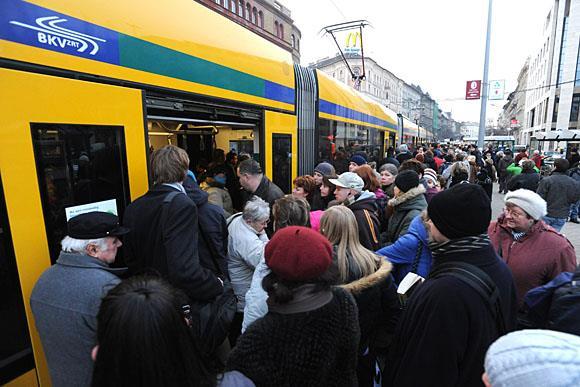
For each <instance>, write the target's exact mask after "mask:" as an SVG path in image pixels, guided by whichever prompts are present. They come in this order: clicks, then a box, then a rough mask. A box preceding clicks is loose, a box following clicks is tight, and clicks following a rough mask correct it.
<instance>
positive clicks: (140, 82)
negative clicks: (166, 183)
mask: <svg viewBox="0 0 580 387" xmlns="http://www.w3.org/2000/svg"><path fill="white" fill-rule="evenodd" d="M1 1H2V12H1V13H0V84H1V85H2V87H1V88H0V95H1V98H0V101H2V103H1V104H0V116H1V117H2V127H1V128H0V311H1V316H2V318H1V319H0V343H1V350H0V384H5V383H7V384H8V385H26V386H30V385H50V378H49V375H48V370H47V367H46V362H45V360H44V355H43V351H42V346H41V343H40V340H39V337H38V334H37V332H36V329H35V325H34V319H33V318H32V315H31V313H30V309H29V302H28V300H29V296H30V292H31V290H32V288H33V286H34V284H35V282H36V280H37V278H38V277H39V276H40V274H41V273H42V272H43V271H44V270H45V269H46V268H47V267H48V266H49V265H51V264H52V263H53V262H54V261H55V260H56V257H57V255H58V250H59V242H60V239H61V238H62V237H63V236H64V235H65V233H66V217H65V210H66V209H67V208H70V207H73V206H77V205H83V204H91V203H98V202H101V201H111V200H112V201H113V202H114V206H115V207H116V209H117V212H118V214H119V215H120V216H121V217H122V215H123V210H124V208H125V207H126V206H127V204H128V203H130V201H131V200H133V199H135V198H137V197H139V196H140V195H142V194H143V193H145V192H146V190H147V189H148V187H149V184H150V180H149V177H148V170H147V164H148V163H147V161H148V157H149V153H150V151H151V150H152V149H156V148H158V147H161V146H163V145H165V144H168V143H172V144H176V145H178V146H180V147H183V148H184V149H186V151H187V152H188V154H189V156H190V158H191V161H192V165H195V163H198V162H201V161H202V160H204V159H206V160H208V159H209V158H210V157H211V153H212V151H213V150H214V149H216V148H221V149H224V150H226V151H228V150H230V149H234V150H237V151H245V152H248V153H250V154H252V157H254V158H255V159H256V160H258V161H259V162H260V163H261V164H262V165H263V166H264V167H265V171H266V174H267V175H268V176H269V177H270V178H272V180H274V182H276V184H278V185H279V186H280V187H281V188H282V189H283V190H285V191H286V192H289V191H290V189H291V182H292V179H293V178H294V177H295V176H297V175H298V174H303V173H310V172H311V171H312V169H313V167H314V165H315V163H316V162H317V161H319V160H321V159H330V158H332V155H333V153H334V151H335V150H336V148H337V147H338V148H341V147H342V148H345V149H346V150H358V149H363V150H365V151H367V152H371V153H372V152H376V153H378V154H379V155H380V154H382V152H383V151H384V149H385V146H388V145H394V144H395V141H396V140H397V138H398V137H397V134H396V133H397V130H396V128H397V117H396V116H395V115H394V113H392V112H390V111H388V110H387V109H386V108H384V107H382V106H380V105H379V104H377V103H375V102H373V101H370V100H368V99H366V98H364V97H362V96H361V95H360V94H358V93H357V92H355V91H354V90H352V89H350V88H348V87H345V86H343V85H342V84H339V83H338V82H336V81H335V80H333V79H331V78H329V77H327V76H326V75H324V74H322V73H320V72H318V71H313V70H311V69H306V68H304V67H301V66H299V65H296V64H293V63H292V59H291V55H290V53H288V52H286V51H284V50H282V49H280V48H279V47H277V46H275V45H274V44H272V43H269V42H267V41H265V40H263V39H262V38H260V37H258V36H257V35H255V34H254V33H252V32H250V31H249V30H247V29H245V28H244V27H242V26H240V25H238V24H236V23H234V22H232V21H229V20H228V19H226V18H224V17H223V16H221V15H219V14H217V13H215V12H213V11H211V10H209V9H208V8H206V7H205V6H203V5H201V4H199V3H196V2H194V1H192V0H166V1H163V2H158V1H145V2H144V1H137V0H124V1H104V2H103V1H95V0H83V1H65V0H30V1H22V0H1ZM87 356H89V354H87Z"/></svg>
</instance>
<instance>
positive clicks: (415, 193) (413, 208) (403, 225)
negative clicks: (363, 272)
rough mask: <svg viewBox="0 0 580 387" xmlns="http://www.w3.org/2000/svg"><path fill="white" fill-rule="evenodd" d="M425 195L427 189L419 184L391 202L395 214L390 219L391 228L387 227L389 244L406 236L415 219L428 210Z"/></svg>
mask: <svg viewBox="0 0 580 387" xmlns="http://www.w3.org/2000/svg"><path fill="white" fill-rule="evenodd" d="M424 193H425V187H423V185H422V184H419V185H418V186H417V187H415V188H411V189H410V190H408V191H407V192H405V193H403V194H401V195H399V196H398V197H395V198H393V199H391V200H389V206H390V207H392V208H393V214H392V215H391V217H390V218H389V226H388V227H387V241H388V243H389V244H391V243H395V241H396V240H397V239H399V237H400V236H401V235H404V234H406V233H407V230H408V229H409V225H410V224H411V221H412V220H413V218H415V217H416V216H417V215H419V214H421V211H423V210H424V209H425V208H427V201H426V200H425V195H424ZM375 251H376V250H375Z"/></svg>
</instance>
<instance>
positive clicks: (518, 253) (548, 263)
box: [487, 215, 576, 306]
mask: <svg viewBox="0 0 580 387" xmlns="http://www.w3.org/2000/svg"><path fill="white" fill-rule="evenodd" d="M487 231H488V233H489V237H490V238H491V243H492V244H493V247H494V248H495V250H496V251H497V253H498V255H500V256H501V258H502V259H503V260H504V262H505V263H507V265H508V266H509V267H510V269H511V271H512V274H513V277H514V282H515V285H516V289H517V291H518V303H519V305H520V306H521V304H522V301H523V299H524V296H525V295H526V293H527V292H528V291H529V290H530V289H533V288H535V287H538V286H541V285H545V284H546V283H548V282H550V281H551V280H552V279H554V277H556V276H557V275H558V274H560V273H561V272H563V271H574V270H575V269H576V252H575V251H574V247H573V246H572V244H571V243H570V241H569V240H568V239H566V237H565V236H564V235H562V234H560V233H558V232H557V231H556V230H554V229H553V228H552V227H550V226H548V225H547V224H545V223H544V221H542V220H540V221H538V222H536V224H535V225H533V226H532V228H531V229H530V231H528V233H527V234H526V235H525V236H524V237H523V238H521V239H520V240H519V241H515V240H514V238H513V236H512V233H511V231H510V229H509V228H507V227H506V226H505V225H504V217H503V215H501V216H500V217H499V219H498V220H497V221H493V222H491V223H490V225H489V228H488V230H487ZM500 247H501V248H500Z"/></svg>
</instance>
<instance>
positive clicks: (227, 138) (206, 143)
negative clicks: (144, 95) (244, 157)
mask: <svg viewBox="0 0 580 387" xmlns="http://www.w3.org/2000/svg"><path fill="white" fill-rule="evenodd" d="M147 128H148V132H149V150H150V151H151V152H152V151H154V150H156V149H159V148H161V147H163V146H165V145H168V144H172V145H176V146H179V147H180V148H183V149H185V151H186V152H187V154H188V155H189V159H190V169H191V170H196V169H199V168H204V167H207V165H208V164H209V163H210V162H211V161H212V155H213V151H214V150H215V149H223V150H224V152H225V153H228V152H229V151H231V150H234V151H235V152H236V153H240V152H245V153H248V154H249V155H251V156H252V157H253V158H257V157H258V156H259V141H258V137H259V132H258V129H257V127H256V126H255V125H252V124H238V125H237V126H234V125H208V124H196V123H187V122H177V121H170V120H148V121H147Z"/></svg>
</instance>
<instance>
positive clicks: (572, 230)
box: [491, 184, 580, 263]
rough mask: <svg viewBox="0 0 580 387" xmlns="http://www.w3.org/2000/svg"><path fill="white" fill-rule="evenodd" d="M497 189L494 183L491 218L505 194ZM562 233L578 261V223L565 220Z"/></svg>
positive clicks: (495, 214)
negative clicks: (571, 246)
mask: <svg viewBox="0 0 580 387" xmlns="http://www.w3.org/2000/svg"><path fill="white" fill-rule="evenodd" d="M497 189H498V187H497V184H494V185H493V199H492V201H491V209H492V218H493V219H497V217H498V216H499V214H500V213H501V211H502V209H503V206H504V202H503V198H504V196H505V195H502V194H499V193H498V192H497ZM562 234H564V235H565V236H566V238H568V240H569V241H570V242H572V245H573V246H574V248H575V249H576V261H577V262H578V263H580V224H575V223H571V222H566V225H565V226H564V227H563V228H562Z"/></svg>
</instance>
